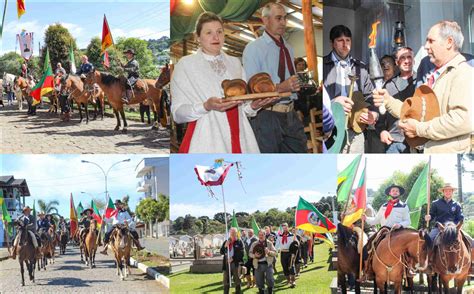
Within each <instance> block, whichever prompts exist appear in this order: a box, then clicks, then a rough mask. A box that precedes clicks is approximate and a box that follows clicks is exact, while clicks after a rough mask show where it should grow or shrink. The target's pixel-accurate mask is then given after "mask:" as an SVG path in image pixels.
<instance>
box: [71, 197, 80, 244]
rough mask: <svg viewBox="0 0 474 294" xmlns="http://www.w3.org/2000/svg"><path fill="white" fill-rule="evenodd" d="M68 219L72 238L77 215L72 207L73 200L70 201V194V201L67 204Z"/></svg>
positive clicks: (75, 227)
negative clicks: (68, 210)
mask: <svg viewBox="0 0 474 294" xmlns="http://www.w3.org/2000/svg"><path fill="white" fill-rule="evenodd" d="M69 209H70V212H69V219H70V223H71V224H70V225H71V236H74V234H75V233H76V230H77V226H78V225H77V214H76V208H75V207H74V200H73V199H72V193H71V200H70V204H69Z"/></svg>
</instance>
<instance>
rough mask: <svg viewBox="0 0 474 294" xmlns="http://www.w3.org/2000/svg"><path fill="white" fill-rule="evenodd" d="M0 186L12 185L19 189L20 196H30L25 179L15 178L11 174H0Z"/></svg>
mask: <svg viewBox="0 0 474 294" xmlns="http://www.w3.org/2000/svg"><path fill="white" fill-rule="evenodd" d="M0 187H5V188H7V187H14V188H17V189H18V190H19V191H20V194H21V196H31V194H30V189H29V188H28V184H27V183H26V180H25V179H15V178H14V177H13V176H0Z"/></svg>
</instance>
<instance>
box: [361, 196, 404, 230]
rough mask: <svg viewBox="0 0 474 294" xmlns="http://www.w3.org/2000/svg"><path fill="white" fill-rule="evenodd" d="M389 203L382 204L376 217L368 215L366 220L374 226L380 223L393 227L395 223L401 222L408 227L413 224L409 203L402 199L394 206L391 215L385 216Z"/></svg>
mask: <svg viewBox="0 0 474 294" xmlns="http://www.w3.org/2000/svg"><path fill="white" fill-rule="evenodd" d="M387 204H388V203H385V204H384V205H382V206H381V207H380V209H379V211H378V212H377V215H375V217H367V219H366V222H367V223H368V224H369V225H371V226H373V225H377V224H380V225H381V226H386V227H389V228H391V227H393V226H394V225H395V224H400V225H401V226H402V227H404V228H407V227H409V226H410V225H411V219H410V209H409V208H408V205H406V204H405V203H403V202H402V201H398V202H397V203H396V204H395V205H394V206H393V208H392V212H391V213H390V215H389V216H388V217H387V218H385V211H386V210H387Z"/></svg>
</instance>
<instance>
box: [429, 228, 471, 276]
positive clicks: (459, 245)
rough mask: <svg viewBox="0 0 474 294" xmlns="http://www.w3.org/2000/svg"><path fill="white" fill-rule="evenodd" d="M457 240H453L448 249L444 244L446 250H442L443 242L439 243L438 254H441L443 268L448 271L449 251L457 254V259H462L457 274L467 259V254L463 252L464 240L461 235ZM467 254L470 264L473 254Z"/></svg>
mask: <svg viewBox="0 0 474 294" xmlns="http://www.w3.org/2000/svg"><path fill="white" fill-rule="evenodd" d="M458 234H459V233H458ZM456 241H457V242H453V243H452V244H450V245H448V246H447V247H448V248H447V249H448V250H446V249H444V248H445V246H443V249H444V250H441V245H442V244H439V245H438V246H437V247H438V254H439V257H440V261H441V265H442V266H443V269H445V270H446V272H449V270H448V266H447V253H451V254H453V253H454V254H455V255H456V256H457V259H456V260H461V266H460V267H459V270H458V271H457V272H456V273H455V274H459V273H460V272H461V271H462V269H463V268H464V266H465V263H464V261H465V259H466V258H465V254H463V252H464V250H463V242H462V240H459V236H458V238H457V240H456ZM467 255H468V258H467V264H470V263H471V258H470V257H471V255H470V254H467Z"/></svg>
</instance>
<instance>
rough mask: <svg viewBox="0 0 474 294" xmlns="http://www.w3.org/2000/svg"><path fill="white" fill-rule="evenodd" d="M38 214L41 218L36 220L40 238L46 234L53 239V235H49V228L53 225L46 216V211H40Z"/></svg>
mask: <svg viewBox="0 0 474 294" xmlns="http://www.w3.org/2000/svg"><path fill="white" fill-rule="evenodd" d="M38 216H39V220H38V221H37V222H36V228H37V230H38V235H39V237H40V239H41V237H42V236H43V235H44V236H46V239H48V240H49V241H52V240H51V237H50V236H49V235H48V230H49V228H50V227H51V223H50V222H49V220H48V219H47V218H46V214H45V213H44V211H41V212H40V213H38Z"/></svg>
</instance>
